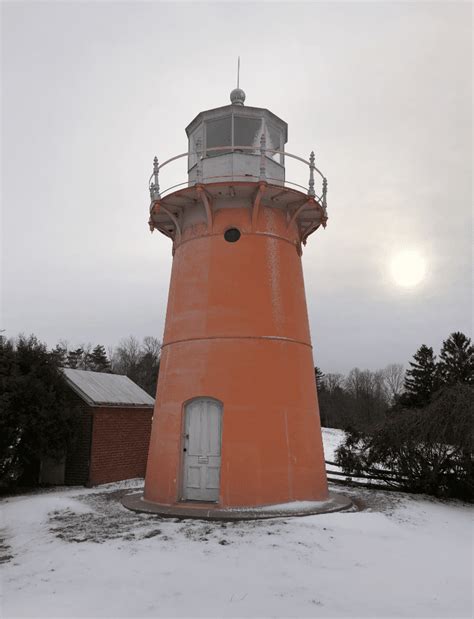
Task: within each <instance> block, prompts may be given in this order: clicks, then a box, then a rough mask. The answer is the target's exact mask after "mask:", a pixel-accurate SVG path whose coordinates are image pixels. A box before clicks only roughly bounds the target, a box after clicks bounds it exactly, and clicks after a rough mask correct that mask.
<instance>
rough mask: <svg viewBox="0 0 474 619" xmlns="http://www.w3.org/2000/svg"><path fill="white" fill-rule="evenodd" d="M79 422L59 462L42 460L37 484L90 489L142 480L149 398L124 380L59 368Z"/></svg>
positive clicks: (151, 409)
mask: <svg viewBox="0 0 474 619" xmlns="http://www.w3.org/2000/svg"><path fill="white" fill-rule="evenodd" d="M64 375H65V378H66V381H67V383H68V385H69V387H70V389H71V403H72V404H74V405H75V406H76V407H77V409H78V414H79V415H80V420H79V423H78V429H77V432H76V436H75V440H74V442H73V444H72V445H71V447H70V449H69V450H68V453H67V454H66V457H65V458H64V460H63V461H62V462H61V463H59V464H58V463H55V462H48V461H43V462H42V463H41V471H40V482H42V483H51V484H67V485H71V484H72V485H74V484H84V485H88V486H94V485H97V484H105V483H108V482H112V481H120V480H122V479H132V478H134V477H144V476H145V469H146V460H147V454H148V443H149V440H150V430H151V419H152V415H153V406H154V403H155V402H154V399H153V398H152V397H151V396H150V395H148V394H147V393H146V392H145V391H144V390H143V389H141V387H139V386H138V385H136V384H135V383H134V382H133V381H132V380H130V379H129V378H128V377H127V376H119V375H117V374H105V373H101V372H89V371H85V370H72V369H64Z"/></svg>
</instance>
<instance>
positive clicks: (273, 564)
mask: <svg viewBox="0 0 474 619" xmlns="http://www.w3.org/2000/svg"><path fill="white" fill-rule="evenodd" d="M340 438H341V433H338V432H337V431H334V430H326V431H325V432H324V440H325V446H326V458H327V459H332V450H333V449H334V448H335V446H336V445H337V443H338V442H339V440H340ZM140 485H141V481H140V480H134V481H132V482H123V483H118V484H109V485H107V486H102V487H99V488H95V489H93V490H88V489H84V488H68V489H62V490H52V491H47V492H40V493H37V494H32V495H28V496H17V497H13V498H8V499H4V500H3V501H2V502H1V509H2V535H0V537H1V538H3V544H1V543H0V559H1V557H2V556H3V559H4V562H3V565H2V566H1V583H2V616H3V617H13V616H21V617H25V616H28V617H351V618H354V617H449V618H454V617H471V616H472V597H471V586H472V563H471V559H472V556H471V552H472V509H471V508H470V507H469V506H467V505H464V504H462V503H458V502H440V501H436V500H433V499H430V498H428V497H420V496H409V495H406V494H399V493H393V492H380V491H373V490H370V491H369V490H365V489H353V488H343V487H341V486H335V487H334V488H333V490H334V491H336V492H345V493H346V494H350V495H351V496H352V497H353V498H354V499H356V500H357V502H358V504H359V506H360V507H362V510H361V511H358V512H346V513H336V514H328V515H318V516H306V517H302V518H282V519H276V520H263V521H247V522H235V523H219V522H203V521H193V520H187V521H178V520H161V519H159V518H158V517H156V516H153V515H148V514H136V513H133V512H129V511H127V510H126V509H124V508H123V507H122V506H121V504H120V502H119V498H120V496H123V494H124V493H126V492H129V491H130V489H136V488H138V487H139V486H140Z"/></svg>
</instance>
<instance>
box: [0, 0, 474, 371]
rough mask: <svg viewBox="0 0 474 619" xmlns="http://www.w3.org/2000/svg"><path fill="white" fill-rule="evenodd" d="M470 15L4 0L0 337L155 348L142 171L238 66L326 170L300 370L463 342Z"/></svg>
mask: <svg viewBox="0 0 474 619" xmlns="http://www.w3.org/2000/svg"><path fill="white" fill-rule="evenodd" d="M471 10H472V9H471V5H470V3H456V2H444V3H443V2H441V3H428V2H415V3H407V2H400V3H385V2H377V3H375V2H370V3H358V2H351V3H338V2H331V3H317V2H312V3H297V2H291V3H277V4H276V3H267V2H265V3H264V2H258V3H244V2H239V3H197V2H196V3H178V2H174V3H162V2H143V3H141V2H92V3H87V2H61V3H59V2H55V3H41V2H12V3H8V2H4V3H3V4H2V13H3V19H2V40H3V55H2V88H1V92H2V135H3V139H2V149H3V151H2V210H3V222H2V223H3V226H2V232H3V237H2V320H1V327H2V328H4V329H5V330H6V334H7V335H9V336H13V335H16V334H17V333H19V332H24V333H35V334H36V335H37V336H38V337H39V338H41V339H42V340H44V341H46V342H47V343H48V344H49V345H51V346H53V345H55V344H56V343H57V342H58V341H59V340H61V339H66V340H68V341H69V342H70V344H71V345H79V344H81V343H83V342H92V343H93V344H97V343H101V344H104V345H106V346H111V345H115V344H117V342H118V341H119V340H120V339H121V338H122V337H124V336H127V335H129V334H133V335H135V336H137V337H139V338H141V337H143V336H145V335H154V336H157V337H160V338H161V336H162V332H163V325H164V316H165V310H166V298H167V292H168V284H169V277H170V268H171V259H172V258H171V243H170V241H169V240H168V239H166V238H165V237H164V236H162V235H160V234H159V233H157V232H155V233H154V234H153V235H151V234H150V232H149V230H148V226H147V219H148V206H149V197H148V192H147V181H148V177H149V175H150V172H151V164H152V159H153V156H154V154H155V153H156V154H158V156H159V158H160V160H162V161H163V160H164V159H166V158H168V157H171V156H173V155H175V154H178V153H181V152H184V151H185V150H186V149H187V143H186V135H185V132H184V128H185V126H186V125H187V124H188V123H189V122H190V121H191V120H192V119H193V118H194V116H195V115H196V114H197V113H199V112H200V111H202V110H205V109H209V108H214V107H218V106H221V105H227V104H228V103H229V92H230V90H231V89H232V88H233V87H234V86H235V74H236V60H237V55H238V54H240V56H241V79H240V84H241V87H243V88H244V90H245V91H246V94H247V101H246V103H247V104H248V105H252V106H256V107H266V108H268V109H270V110H271V111H273V112H274V113H275V114H277V115H278V116H280V117H281V118H283V119H284V120H285V121H286V122H287V123H288V125H289V140H288V144H287V146H286V148H287V150H288V151H289V152H291V153H296V154H298V155H301V156H304V157H307V156H308V155H309V152H310V151H311V150H312V149H314V150H315V151H316V156H317V165H318V167H320V168H321V169H322V170H323V172H324V173H325V174H326V175H327V177H328V180H329V194H328V211H329V222H328V227H327V229H326V230H319V231H317V232H316V233H315V234H314V235H313V236H311V237H310V240H309V242H308V245H307V246H306V248H305V251H304V254H303V269H304V273H305V284H306V293H307V300H308V311H309V318H310V326H311V333H312V338H313V344H314V353H315V362H316V363H317V365H319V366H320V367H321V368H322V369H323V371H325V372H334V371H340V372H347V371H348V370H349V369H350V368H351V367H353V366H359V367H361V368H364V367H367V368H372V369H375V368H379V367H383V366H385V365H386V364H388V363H391V362H400V363H404V364H406V363H407V362H408V360H409V359H410V358H411V356H412V355H413V353H414V352H415V350H416V349H417V348H418V347H419V346H420V345H421V344H423V343H426V344H428V345H431V346H433V347H434V348H435V350H438V349H439V346H440V344H441V342H442V340H443V339H444V338H446V337H447V336H448V335H449V333H451V332H452V331H454V330H461V331H464V332H465V333H467V334H469V335H471V292H472V284H471V281H472V280H471V268H472V262H471V242H472V236H471V235H472V213H471V204H472V195H471V168H472V153H471V139H472V137H471V136H472V126H471V125H472V118H471V108H472V94H471V93H472V72H471V71H472V67H471V29H472V21H471ZM181 161H184V160H181ZM174 169H175V171H174V172H172V171H171V170H170V173H169V177H168V179H169V181H170V182H169V183H167V179H166V178H163V177H164V176H165V170H166V168H165V170H163V175H162V179H161V182H162V186H165V185H167V184H172V182H173V181H175V180H184V178H185V173H186V170H185V163H183V164H182V167H181V168H180V166H179V164H176V165H175V168H174ZM173 174H177V176H176V177H175V176H173ZM295 174H297V173H296V172H295ZM287 177H288V178H289V179H290V180H291V178H290V175H289V174H288V176H287ZM405 248H408V249H415V250H416V251H418V252H419V253H420V254H421V255H422V256H423V257H424V258H425V260H426V265H427V274H426V277H425V278H424V279H423V281H422V282H421V283H420V284H419V285H418V286H415V287H412V288H403V287H400V286H398V285H397V284H396V283H395V282H394V280H393V278H392V275H391V272H390V261H391V260H392V258H393V256H394V255H395V254H396V253H397V252H399V251H401V250H403V249H405Z"/></svg>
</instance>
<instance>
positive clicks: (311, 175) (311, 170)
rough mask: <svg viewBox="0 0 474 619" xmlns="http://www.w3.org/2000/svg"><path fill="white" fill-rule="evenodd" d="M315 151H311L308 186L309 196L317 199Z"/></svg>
mask: <svg viewBox="0 0 474 619" xmlns="http://www.w3.org/2000/svg"><path fill="white" fill-rule="evenodd" d="M314 168H315V166H314V150H312V151H311V153H310V155H309V184H308V196H311V197H312V198H314V197H315V195H316V192H315V191H314Z"/></svg>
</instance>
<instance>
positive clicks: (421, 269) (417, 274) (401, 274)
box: [390, 249, 426, 288]
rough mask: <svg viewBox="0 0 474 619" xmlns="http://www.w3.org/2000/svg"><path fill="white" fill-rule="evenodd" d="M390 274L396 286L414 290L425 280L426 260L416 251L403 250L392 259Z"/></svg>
mask: <svg viewBox="0 0 474 619" xmlns="http://www.w3.org/2000/svg"><path fill="white" fill-rule="evenodd" d="M390 273H391V275H392V278H393V280H394V282H395V283H396V284H397V285H398V286H402V287H403V288H414V287H415V286H417V285H418V284H420V283H421V282H422V281H423V279H424V278H425V275H426V259H425V257H424V256H423V255H422V254H421V252H419V251H418V250H416V249H404V250H403V251H399V252H398V253H396V254H395V255H394V256H393V257H392V259H391V261H390Z"/></svg>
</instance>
